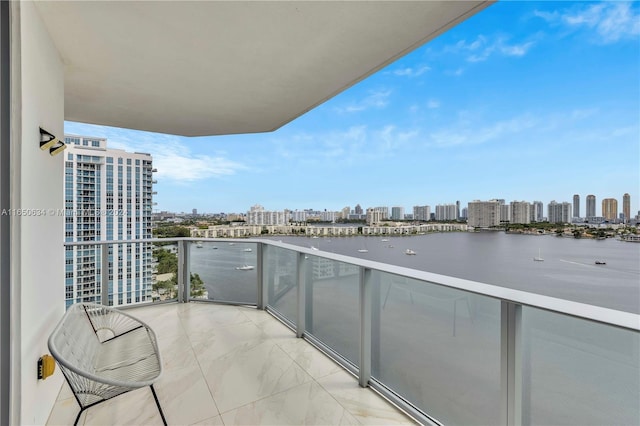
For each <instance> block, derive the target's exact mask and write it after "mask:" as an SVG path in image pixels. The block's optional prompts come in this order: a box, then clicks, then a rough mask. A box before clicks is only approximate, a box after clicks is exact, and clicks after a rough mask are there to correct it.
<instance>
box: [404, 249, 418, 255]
mask: <svg viewBox="0 0 640 426" xmlns="http://www.w3.org/2000/svg"><path fill="white" fill-rule="evenodd" d="M404 254H408V255H415V254H416V252H415V251H413V250H411V249H406V250H405V251H404Z"/></svg>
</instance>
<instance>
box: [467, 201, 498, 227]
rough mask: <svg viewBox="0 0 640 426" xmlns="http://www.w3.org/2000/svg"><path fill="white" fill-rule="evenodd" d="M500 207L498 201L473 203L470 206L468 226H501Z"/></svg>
mask: <svg viewBox="0 0 640 426" xmlns="http://www.w3.org/2000/svg"><path fill="white" fill-rule="evenodd" d="M500 206H501V203H500V201H498V200H490V201H478V200H476V201H471V202H470V203H469V205H468V213H469V220H468V224H469V226H471V227H474V228H489V227H492V226H499V225H500Z"/></svg>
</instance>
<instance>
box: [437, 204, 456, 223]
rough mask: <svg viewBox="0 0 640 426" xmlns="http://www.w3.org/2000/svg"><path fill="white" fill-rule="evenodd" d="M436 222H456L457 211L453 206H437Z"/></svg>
mask: <svg viewBox="0 0 640 426" xmlns="http://www.w3.org/2000/svg"><path fill="white" fill-rule="evenodd" d="M436 220H458V209H457V207H456V205H455V204H438V205H437V206H436Z"/></svg>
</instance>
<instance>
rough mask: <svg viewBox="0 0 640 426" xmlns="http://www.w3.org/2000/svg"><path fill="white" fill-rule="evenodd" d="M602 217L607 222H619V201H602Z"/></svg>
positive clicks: (607, 199)
mask: <svg viewBox="0 0 640 426" xmlns="http://www.w3.org/2000/svg"><path fill="white" fill-rule="evenodd" d="M602 216H603V217H604V218H605V220H609V221H616V220H618V200H616V199H615V198H605V199H604V200H602Z"/></svg>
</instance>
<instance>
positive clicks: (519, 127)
mask: <svg viewBox="0 0 640 426" xmlns="http://www.w3.org/2000/svg"><path fill="white" fill-rule="evenodd" d="M465 115H466V114H462V116H463V117H462V119H461V120H459V122H458V123H456V124H455V125H454V126H453V127H452V128H447V129H443V130H439V131H437V132H433V133H431V134H429V137H428V139H427V144H428V145H432V146H436V147H442V148H445V147H453V146H459V145H478V144H483V143H487V142H491V141H493V140H497V139H500V138H502V137H505V136H513V135H517V134H518V133H521V132H523V131H524V130H527V129H531V128H533V127H534V126H536V124H537V120H535V119H534V118H533V117H532V116H530V115H522V116H518V117H514V118H512V119H510V120H503V121H498V122H496V123H493V124H491V125H485V126H477V127H476V126H474V125H473V124H471V123H468V122H467V120H466V119H464V116H465Z"/></svg>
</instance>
